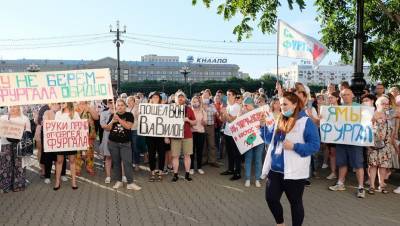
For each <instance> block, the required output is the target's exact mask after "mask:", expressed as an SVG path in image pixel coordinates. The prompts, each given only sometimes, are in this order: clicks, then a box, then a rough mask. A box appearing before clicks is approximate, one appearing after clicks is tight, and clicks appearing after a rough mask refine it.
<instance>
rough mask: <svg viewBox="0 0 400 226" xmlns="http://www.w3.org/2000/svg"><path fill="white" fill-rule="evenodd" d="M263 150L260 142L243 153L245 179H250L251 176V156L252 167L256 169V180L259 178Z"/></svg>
mask: <svg viewBox="0 0 400 226" xmlns="http://www.w3.org/2000/svg"><path fill="white" fill-rule="evenodd" d="M263 152H264V144H260V145H257V146H255V147H253V148H252V149H250V150H248V151H247V152H246V153H244V157H245V171H246V177H245V179H246V180H250V177H251V163H252V161H253V158H254V169H255V171H256V172H255V173H256V180H260V176H261V168H262V165H261V163H262V155H263Z"/></svg>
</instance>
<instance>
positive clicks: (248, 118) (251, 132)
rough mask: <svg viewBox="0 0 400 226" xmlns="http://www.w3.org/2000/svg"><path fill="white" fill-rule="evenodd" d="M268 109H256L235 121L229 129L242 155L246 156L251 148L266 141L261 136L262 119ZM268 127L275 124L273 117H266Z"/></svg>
mask: <svg viewBox="0 0 400 226" xmlns="http://www.w3.org/2000/svg"><path fill="white" fill-rule="evenodd" d="M265 112H266V108H265V107H261V108H256V109H254V110H252V111H250V112H247V113H246V114H244V115H241V116H239V117H237V118H236V119H235V121H233V122H232V123H231V124H230V126H229V129H230V130H231V132H232V137H233V139H234V140H235V143H236V146H237V147H238V149H239V152H240V153H241V154H244V153H245V152H247V151H248V150H250V149H251V148H253V147H255V146H257V145H260V144H262V143H263V142H264V141H263V140H262V138H261V136H260V119H261V117H262V114H265ZM266 117H267V120H266V125H267V126H271V125H273V124H274V119H273V117H272V116H266Z"/></svg>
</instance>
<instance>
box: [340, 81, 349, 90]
mask: <svg viewBox="0 0 400 226" xmlns="http://www.w3.org/2000/svg"><path fill="white" fill-rule="evenodd" d="M340 86H341V87H344V88H346V89H350V85H349V82H348V81H341V82H340Z"/></svg>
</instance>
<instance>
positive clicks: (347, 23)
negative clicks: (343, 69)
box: [315, 0, 400, 84]
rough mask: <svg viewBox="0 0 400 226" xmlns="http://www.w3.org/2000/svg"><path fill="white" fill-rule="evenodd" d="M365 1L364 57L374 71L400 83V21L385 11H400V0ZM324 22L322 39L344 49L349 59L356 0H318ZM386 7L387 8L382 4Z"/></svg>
mask: <svg viewBox="0 0 400 226" xmlns="http://www.w3.org/2000/svg"><path fill="white" fill-rule="evenodd" d="M380 1H381V0H369V1H365V3H364V4H365V5H364V10H365V13H364V30H365V39H364V40H365V45H364V60H365V61H367V62H368V63H369V64H370V65H371V71H370V74H371V75H372V77H373V78H374V79H375V80H381V81H382V82H383V83H385V84H394V83H398V81H397V80H398V79H399V78H400V64H399V62H400V23H398V22H396V20H394V19H393V18H391V16H390V15H389V14H387V13H385V10H388V12H389V11H390V12H397V13H399V12H400V1H398V0H387V1H385V4H383V2H380ZM315 5H316V6H317V10H318V12H319V16H318V17H317V20H318V21H319V22H320V23H321V28H322V29H321V33H322V42H323V43H324V44H326V46H327V47H328V48H330V49H332V50H333V51H335V52H337V53H340V54H341V58H342V60H343V61H344V62H346V63H351V62H352V60H353V59H352V58H353V43H354V33H355V23H356V0H333V1H332V0H329V1H328V0H316V2H315ZM382 7H384V8H382Z"/></svg>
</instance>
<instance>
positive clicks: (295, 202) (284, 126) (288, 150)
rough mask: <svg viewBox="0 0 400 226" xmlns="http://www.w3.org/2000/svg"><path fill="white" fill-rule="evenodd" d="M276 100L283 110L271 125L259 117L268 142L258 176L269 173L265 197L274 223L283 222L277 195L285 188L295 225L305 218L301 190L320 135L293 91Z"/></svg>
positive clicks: (263, 176) (262, 134) (262, 132)
mask: <svg viewBox="0 0 400 226" xmlns="http://www.w3.org/2000/svg"><path fill="white" fill-rule="evenodd" d="M279 103H280V105H281V111H282V112H281V115H280V116H279V118H278V120H277V121H276V122H275V125H274V126H273V127H267V126H265V118H266V117H265V116H263V117H262V118H261V120H260V123H261V136H262V138H263V139H264V141H265V143H267V144H269V147H268V152H267V154H266V156H265V161H264V166H263V170H262V174H261V175H262V176H261V177H262V178H265V177H266V176H268V181H267V186H266V192H265V193H266V201H267V203H268V207H269V209H270V210H271V212H272V215H273V216H274V218H275V221H276V223H277V225H284V219H283V208H282V205H281V203H280V199H281V197H282V193H283V192H285V194H286V197H287V198H288V200H289V203H290V207H291V211H292V224H293V225H295V226H298V225H302V223H303V219H304V207H303V192H304V186H305V183H306V179H307V178H308V177H309V173H310V167H309V166H310V161H311V157H310V156H311V155H312V154H313V153H315V152H317V151H318V150H319V147H320V138H319V135H318V129H317V127H316V126H315V124H314V123H313V122H312V120H311V119H310V118H309V117H308V116H307V115H306V113H305V112H304V111H302V109H303V107H304V105H303V104H304V102H303V101H302V100H300V98H299V97H298V96H297V95H296V94H294V93H291V92H286V93H283V95H282V97H281V98H280V99H279Z"/></svg>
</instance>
